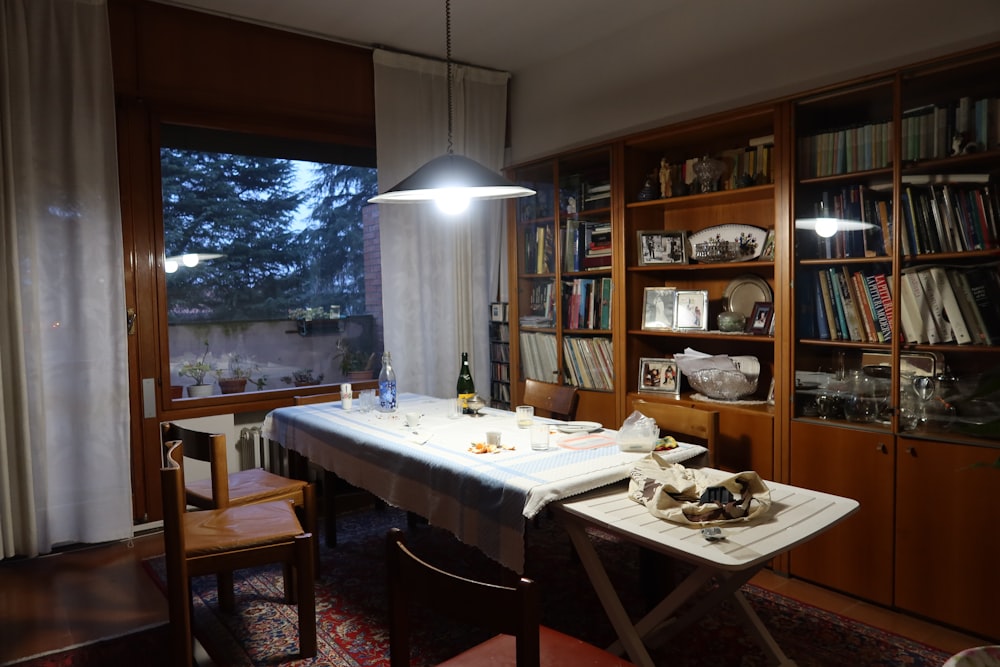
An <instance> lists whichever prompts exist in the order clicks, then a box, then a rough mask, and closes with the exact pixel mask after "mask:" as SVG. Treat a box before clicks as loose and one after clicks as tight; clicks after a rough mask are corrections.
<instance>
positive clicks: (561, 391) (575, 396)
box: [521, 380, 580, 421]
mask: <svg viewBox="0 0 1000 667" xmlns="http://www.w3.org/2000/svg"><path fill="white" fill-rule="evenodd" d="M579 400H580V394H579V393H578V392H577V389H576V387H571V386H570V385H566V384H555V383H552V382H539V381H538V380H525V381H524V397H523V398H522V399H521V401H522V402H523V403H524V404H525V405H530V406H533V407H534V408H535V411H536V412H538V413H539V414H540V416H542V417H552V418H553V419H564V420H566V421H572V420H574V419H576V406H577V403H578V402H579Z"/></svg>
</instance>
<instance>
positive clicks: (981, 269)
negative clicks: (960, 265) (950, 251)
mask: <svg viewBox="0 0 1000 667" xmlns="http://www.w3.org/2000/svg"><path fill="white" fill-rule="evenodd" d="M963 273H965V278H966V280H967V281H968V283H969V290H970V291H971V292H972V298H973V300H974V301H975V302H976V306H977V307H978V308H979V312H980V314H981V315H982V317H983V323H984V324H985V327H986V335H987V336H989V338H990V340H991V341H994V342H996V341H1000V298H998V297H997V294H1000V276H998V275H997V267H996V265H990V266H975V267H969V268H967V269H964V270H963Z"/></svg>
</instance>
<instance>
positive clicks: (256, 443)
mask: <svg viewBox="0 0 1000 667" xmlns="http://www.w3.org/2000/svg"><path fill="white" fill-rule="evenodd" d="M236 452H237V453H238V454H239V456H240V470H250V469H252V468H264V469H265V470H270V465H269V464H270V461H268V448H267V445H266V442H265V441H264V436H263V435H261V425H260V424H258V425H256V426H244V427H243V428H242V429H240V439H239V441H238V442H237V443H236Z"/></svg>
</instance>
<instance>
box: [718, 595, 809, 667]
mask: <svg viewBox="0 0 1000 667" xmlns="http://www.w3.org/2000/svg"><path fill="white" fill-rule="evenodd" d="M733 598H735V600H736V609H737V613H739V615H740V617H741V618H742V620H743V621H744V625H746V628H747V631H748V632H749V633H750V634H751V635H752V636H753V638H754V639H755V640H757V643H758V644H760V647H761V648H762V649H764V652H765V653H767V654H769V655H770V656H771V657H772V658H774V659H775V660H777V661H778V665H780V666H782V667H795V661H793V660H790V659H789V658H788V656H787V655H785V652H784V651H782V650H781V647H780V646H778V642H776V641H775V640H774V637H772V636H771V633H770V631H768V629H767V627H766V626H765V625H764V622H763V621H762V620H760V616H758V615H757V612H756V611H754V608H753V607H751V606H750V603H749V602H747V599H746V598H745V597H744V596H743V593H741V592H740V591H734V592H733Z"/></svg>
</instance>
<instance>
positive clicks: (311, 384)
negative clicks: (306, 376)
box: [295, 380, 319, 387]
mask: <svg viewBox="0 0 1000 667" xmlns="http://www.w3.org/2000/svg"><path fill="white" fill-rule="evenodd" d="M318 384H319V380H296V381H295V386H296V387H314V386H316V385H318Z"/></svg>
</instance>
